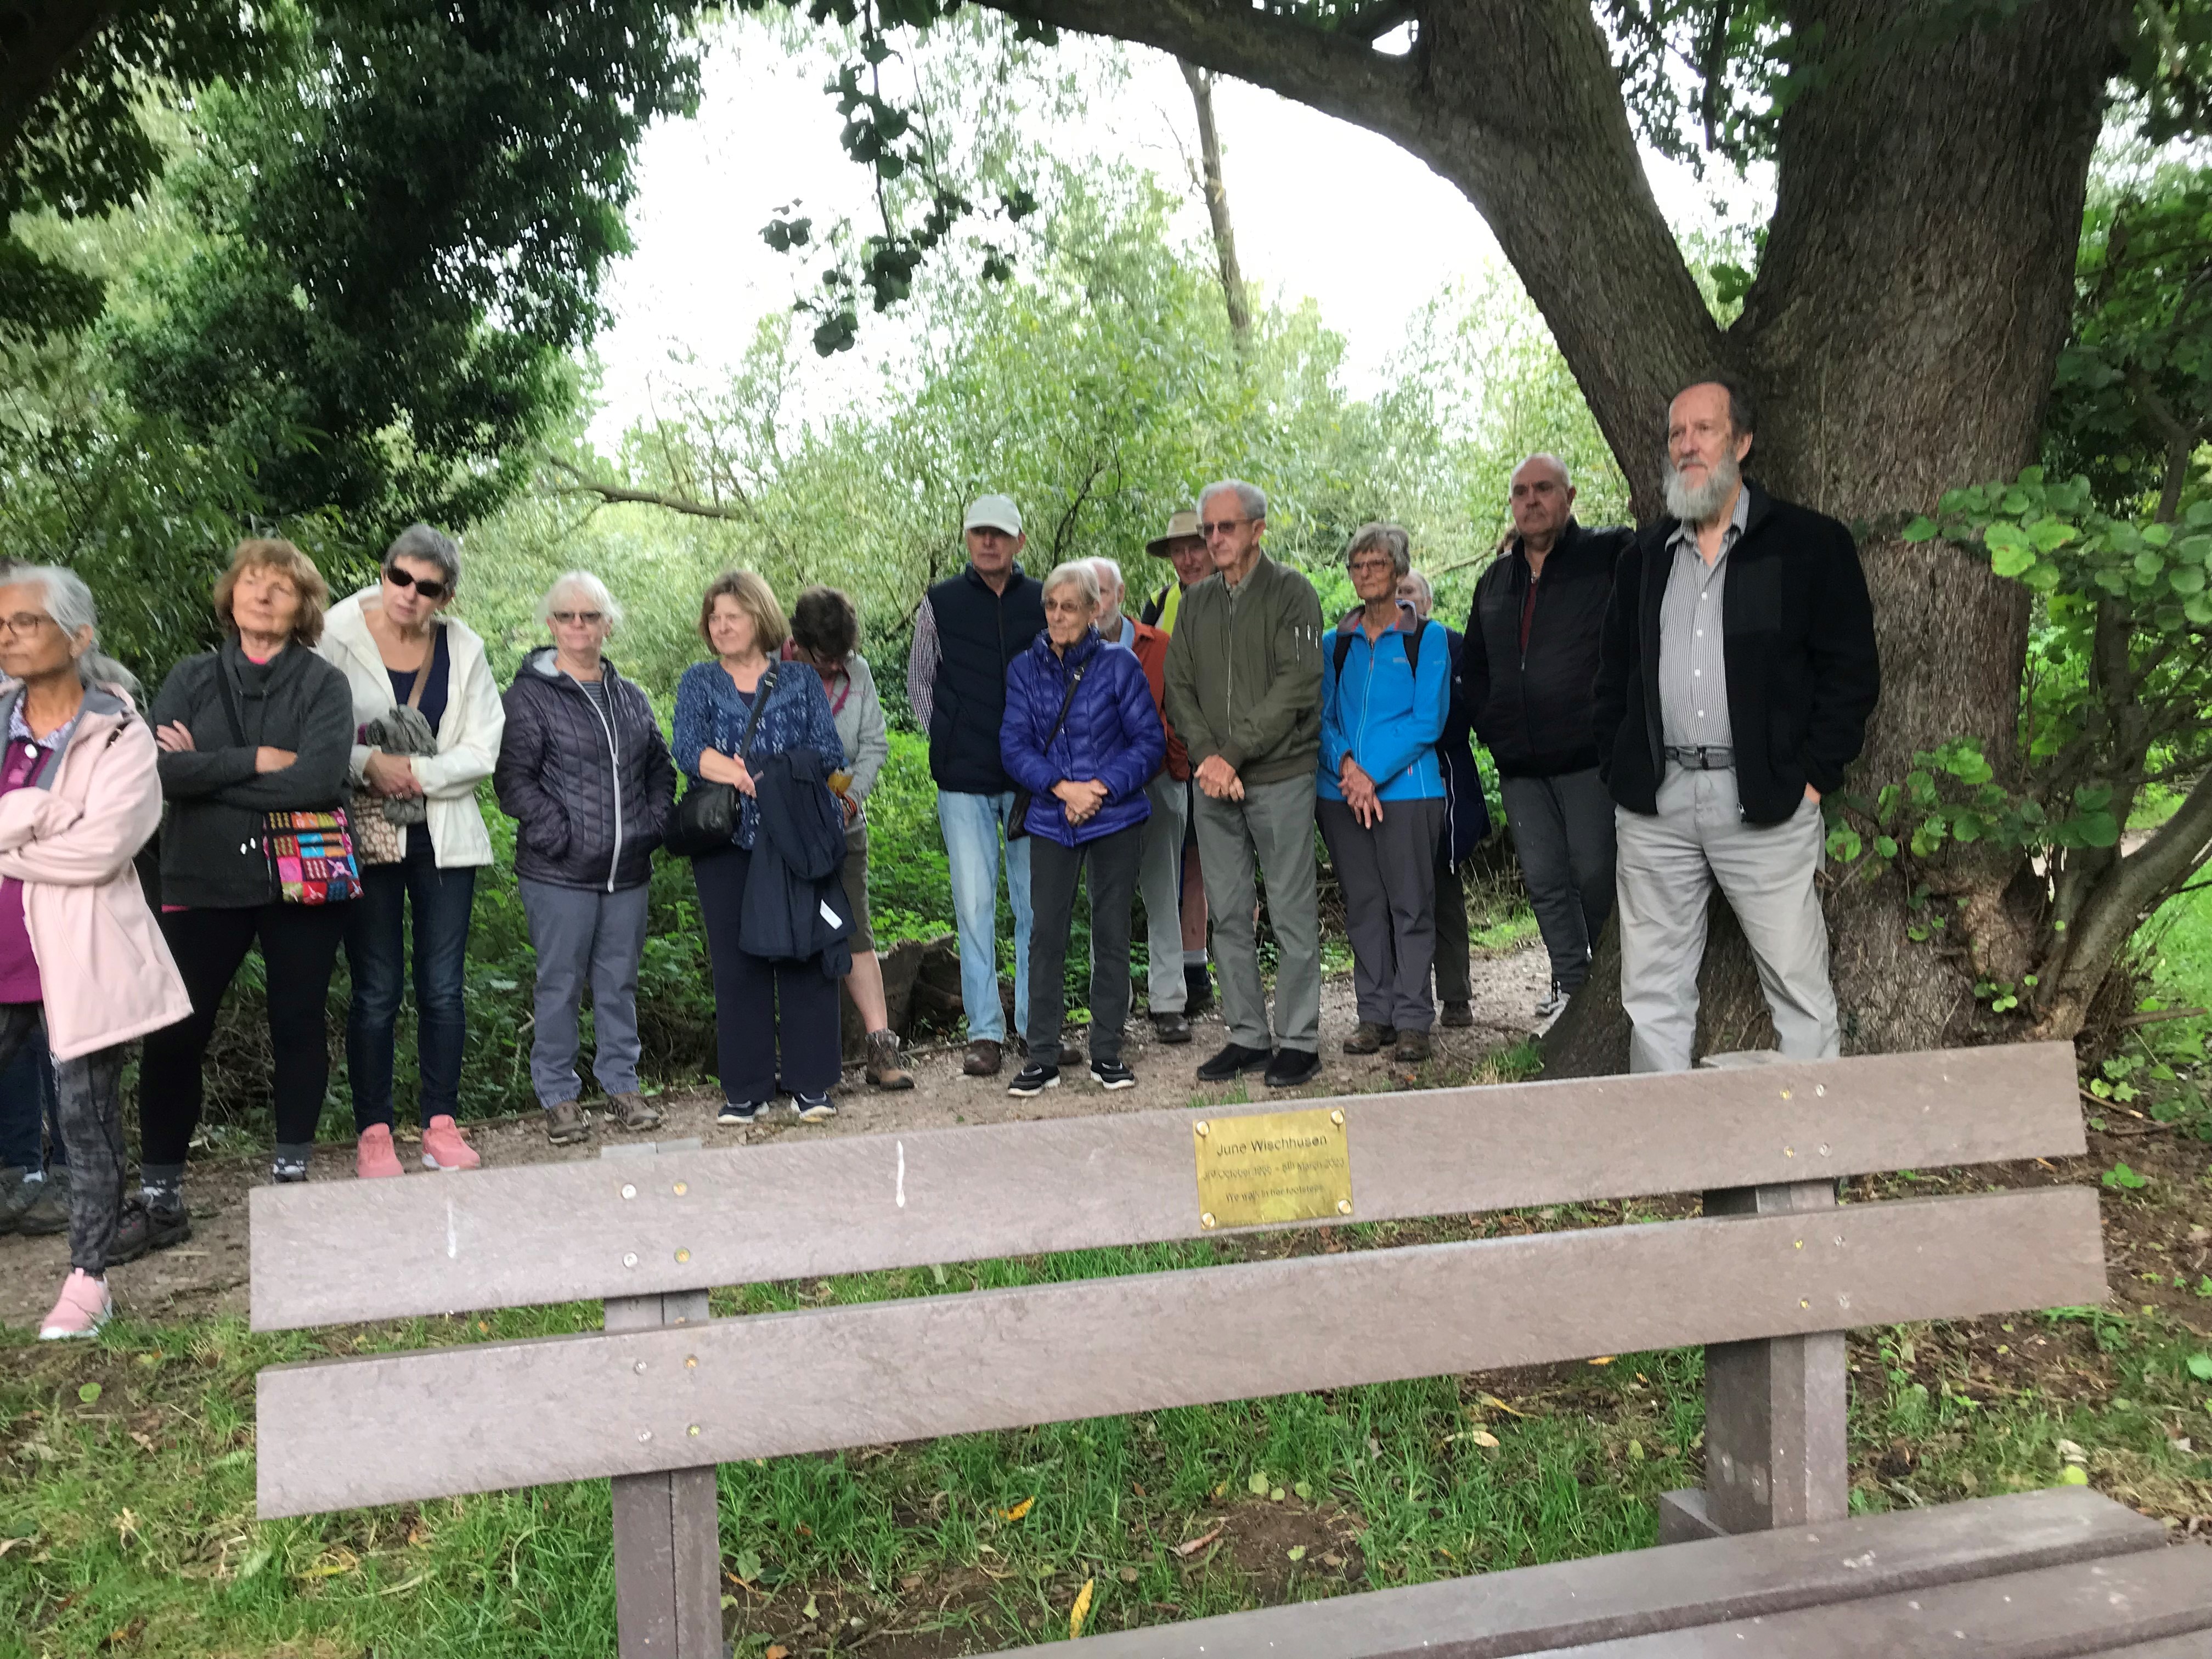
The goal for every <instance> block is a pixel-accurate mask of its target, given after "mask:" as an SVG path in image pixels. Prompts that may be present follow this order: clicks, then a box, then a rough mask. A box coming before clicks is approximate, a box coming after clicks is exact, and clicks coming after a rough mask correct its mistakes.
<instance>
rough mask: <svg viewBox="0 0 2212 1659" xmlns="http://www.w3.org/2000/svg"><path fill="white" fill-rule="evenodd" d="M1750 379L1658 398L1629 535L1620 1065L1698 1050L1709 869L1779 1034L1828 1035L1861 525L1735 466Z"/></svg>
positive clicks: (1798, 1039) (1620, 601)
mask: <svg viewBox="0 0 2212 1659" xmlns="http://www.w3.org/2000/svg"><path fill="white" fill-rule="evenodd" d="M1754 430H1755V416H1754V415H1753V407H1752V400H1751V397H1750V394H1749V393H1748V392H1747V391H1746V390H1745V389H1744V388H1743V387H1742V386H1741V385H1739V384H1738V383H1736V382H1735V380H1732V379H1729V378H1728V377H1726V376H1720V375H1716V376H1712V377H1711V378H1709V379H1706V380H1699V381H1697V382H1695V383H1693V384H1692V385H1690V386H1686V387H1684V388H1683V389H1682V391H1681V392H1679V393H1678V394H1676V396H1675V398H1674V403H1673V404H1671V405H1670V406H1669V408H1668V417H1667V511H1668V516H1667V517H1665V518H1663V519H1661V520H1658V521H1657V522H1656V524H1653V525H1651V526H1649V527H1648V528H1646V529H1644V530H1643V531H1640V532H1638V535H1637V538H1636V541H1635V543H1634V544H1633V545H1632V547H1631V548H1630V549H1629V550H1628V551H1627V552H1626V554H1624V555H1623V556H1622V557H1621V561H1620V568H1619V569H1618V570H1617V572H1616V573H1615V576H1614V583H1613V600H1612V604H1611V605H1609V606H1608V608H1607V613H1606V620H1605V633H1604V638H1603V641H1602V644H1601V649H1600V657H1599V665H1598V674H1597V690H1596V712H1595V726H1596V730H1597V744H1598V756H1599V761H1598V764H1599V769H1600V773H1601V775H1602V776H1603V777H1604V779H1605V781H1606V785H1607V788H1608V789H1609V790H1610V791H1611V793H1612V795H1613V803H1614V808H1615V811H1614V821H1615V835H1616V837H1617V840H1618V843H1619V848H1620V851H1619V864H1618V866H1617V871H1616V880H1617V884H1618V896H1617V899H1616V903H1617V907H1618V912H1619V915H1620V923H1619V926H1620V1000H1621V1005H1622V1006H1623V1007H1624V1008H1625V1009H1626V1011H1627V1013H1628V1017H1629V1019H1630V1022H1631V1024H1632V1028H1633V1029H1632V1035H1631V1037H1630V1040H1629V1069H1630V1070H1631V1071H1633V1072H1679V1071H1686V1070H1687V1069H1688V1068H1689V1066H1690V1064H1691V1061H1692V1058H1693V1054H1692V1048H1693V1044H1694V1042H1695V1040H1696V1036H1697V1029H1698V966H1699V962H1700V961H1701V960H1702V959H1703V957H1704V955H1705V909H1706V904H1707V902H1708V900H1709V899H1710V898H1711V893H1712V890H1713V887H1714V885H1715V884H1716V883H1717V884H1718V885H1719V887H1720V890H1721V891H1722V893H1723V894H1724V895H1725V896H1727V899H1728V902H1729V908H1731V909H1733V910H1734V911H1735V916H1736V921H1738V922H1739V923H1740V924H1741V927H1742V928H1743V933H1744V937H1745V938H1746V939H1747V940H1749V941H1750V944H1751V949H1752V954H1753V957H1755V958H1756V960H1757V962H1758V965H1759V986H1760V988H1761V989H1762V990H1764V991H1765V994H1766V1004H1767V1007H1768V1008H1769V1009H1770V1010H1771V1012H1772V1013H1773V1016H1774V1029H1775V1033H1776V1035H1777V1036H1778V1038H1779V1040H1780V1046H1781V1049H1782V1052H1783V1053H1784V1054H1786V1055H1788V1056H1789V1057H1790V1058H1791V1059H1793V1060H1820V1059H1826V1058H1829V1057H1832V1056H1833V1055H1834V1054H1836V1053H1837V1052H1838V1024H1837V1018H1836V995H1835V991H1834V988H1833V987H1832V985H1831V984H1830V982H1829V978H1828V933H1827V927H1826V922H1825V921H1823V919H1822V917H1821V915H1820V896H1819V893H1818V892H1817V890H1815V887H1814V878H1815V876H1816V875H1817V874H1818V873H1819V871H1820V860H1821V854H1822V849H1823V847H1824V844H1825V842H1826V832H1825V829H1824V828H1823V824H1822V820H1821V815H1820V797H1821V796H1822V795H1824V794H1826V793H1827V792H1828V791H1830V790H1832V789H1834V788H1835V787H1838V785H1839V784H1841V783H1842V782H1843V781H1844V769H1845V768H1847V767H1848V766H1850V763H1852V762H1853V761H1854V760H1856V759H1857V757H1858V753H1859V750H1860V748H1861V747H1862V746H1863V744H1864V742H1865V740H1866V724H1867V719H1868V716H1869V715H1870V714H1872V713H1873V712H1874V706H1875V701H1876V699H1877V698H1878V697H1879V696H1880V695H1881V661H1880V659H1879V657H1878V655H1877V653H1876V652H1875V637H1874V609H1873V606H1872V605H1870V604H1869V601H1868V599H1867V588H1866V575H1865V573H1864V572H1863V570H1862V569H1861V568H1860V566H1859V556H1858V549H1857V546H1856V545H1854V544H1853V543H1852V541H1851V536H1850V531H1848V530H1846V529H1845V528H1844V526H1842V525H1841V524H1838V522H1837V521H1836V520H1833V519H1831V518H1829V517H1827V516H1826V515H1825V514H1823V513H1815V512H1814V511H1812V510H1811V509H1810V508H1808V507H1798V506H1796V505H1795V504H1793V503H1791V502H1788V501H1777V500H1776V499H1775V498H1774V497H1773V496H1771V495H1768V494H1767V493H1766V491H1765V490H1764V489H1760V488H1759V485H1758V484H1757V483H1753V481H1752V480H1751V479H1749V478H1747V477H1744V476H1743V474H1742V472H1741V470H1740V469H1741V465H1742V463H1743V460H1744V459H1745V458H1746V457H1747V455H1749V454H1750V453H1751V447H1752V440H1753V432H1754Z"/></svg>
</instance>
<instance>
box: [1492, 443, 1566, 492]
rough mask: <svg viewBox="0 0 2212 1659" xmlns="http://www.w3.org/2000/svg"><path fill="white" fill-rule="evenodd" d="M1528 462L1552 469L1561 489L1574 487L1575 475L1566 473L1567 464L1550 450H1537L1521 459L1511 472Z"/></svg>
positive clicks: (1518, 469)
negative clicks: (1536, 462) (1556, 474)
mask: <svg viewBox="0 0 2212 1659" xmlns="http://www.w3.org/2000/svg"><path fill="white" fill-rule="evenodd" d="M1530 461H1541V462H1543V463H1544V464H1545V465H1547V466H1550V467H1552V468H1553V469H1554V470H1555V471H1557V472H1558V473H1559V483H1560V486H1561V488H1563V489H1573V488H1574V487H1575V475H1574V474H1573V473H1571V472H1570V471H1567V464H1566V463H1565V461H1563V460H1561V459H1559V457H1558V456H1556V455H1554V454H1553V453H1552V452H1551V451H1550V450H1548V449H1540V450H1538V451H1537V452H1536V453H1534V454H1533V455H1530V456H1528V457H1526V458H1525V459H1522V463H1521V466H1516V467H1515V468H1514V469H1513V470H1514V471H1516V472H1518V471H1520V470H1521V467H1522V466H1526V465H1528V463H1529V462H1530ZM1508 482H1509V485H1510V480H1509V481H1508Z"/></svg>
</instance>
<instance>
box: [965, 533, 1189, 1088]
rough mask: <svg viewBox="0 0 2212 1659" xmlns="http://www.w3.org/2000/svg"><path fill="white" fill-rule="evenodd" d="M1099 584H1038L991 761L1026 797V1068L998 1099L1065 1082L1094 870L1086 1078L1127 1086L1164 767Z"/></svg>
mask: <svg viewBox="0 0 2212 1659" xmlns="http://www.w3.org/2000/svg"><path fill="white" fill-rule="evenodd" d="M1098 599H1099V593H1098V573H1097V571H1096V570H1094V569H1093V568H1091V565H1090V563H1089V562H1087V561H1082V562H1075V563H1071V564H1063V565H1061V566H1060V567H1059V568H1057V569H1055V570H1054V572H1053V573H1052V574H1050V575H1049V576H1048V577H1046V578H1045V582H1044V624H1045V631H1044V632H1043V633H1042V634H1040V635H1037V637H1036V641H1035V642H1034V643H1033V644H1031V645H1030V648H1029V649H1028V650H1027V651H1024V653H1022V654H1021V655H1020V656H1018V657H1017V658H1015V659H1014V661H1013V665H1012V666H1011V667H1009V668H1008V669H1007V670H1006V720H1005V721H1004V722H1003V723H1002V724H1001V725H1000V728H999V755H1000V759H1001V760H1002V761H1003V762H1004V763H1005V765H1006V771H1007V774H1008V775H1010V776H1011V777H1012V779H1013V781H1015V782H1016V783H1017V784H1018V785H1019V786H1020V787H1022V788H1024V789H1025V790H1027V791H1028V792H1029V794H1030V805H1029V811H1028V813H1027V814H1026V816H1025V817H1024V820H1023V827H1024V829H1027V830H1028V832H1029V833H1030V836H1033V837H1035V844H1034V845H1033V846H1032V847H1031V848H1030V1029H1029V1045H1030V1054H1029V1064H1027V1065H1026V1066H1023V1067H1022V1069H1021V1072H1020V1074H1019V1075H1018V1076H1017V1077H1016V1078H1015V1079H1014V1081H1013V1085H1012V1087H1011V1088H1010V1089H1008V1090H1007V1092H1008V1093H1009V1094H1015V1095H1024V1096H1027V1095H1034V1094H1037V1093H1040V1092H1042V1091H1044V1090H1046V1089H1051V1088H1056V1087H1058V1086H1059V1084H1060V1013H1061V1007H1062V1004H1063V1002H1064V1001H1065V1000H1066V988H1065V985H1064V982H1063V980H1062V977H1061V975H1062V972H1063V967H1064V964H1065V963H1066V957H1067V928H1068V922H1069V921H1070V919H1071V918H1072V917H1073V915H1074V913H1075V884H1076V880H1077V878H1078V877H1079V876H1080V875H1081V873H1082V871H1083V866H1084V864H1085V860H1088V861H1089V863H1090V866H1091V1081H1093V1082H1094V1083H1097V1085H1099V1086H1100V1087H1101V1088H1106V1089H1127V1088H1129V1087H1131V1086H1132V1085H1134V1084H1135V1082H1136V1080H1137V1079H1136V1077H1135V1075H1134V1073H1132V1072H1131V1071H1130V1070H1129V1068H1128V1067H1127V1066H1124V1065H1122V1064H1121V1027H1122V1024H1123V1022H1124V1021H1125V1020H1126V1019H1127V1018H1128V1012H1129V907H1130V902H1131V901H1132V899H1133V897H1134V896H1135V894H1136V890H1137V850H1138V841H1139V836H1140V834H1141V832H1142V829H1143V827H1144V823H1145V820H1146V818H1148V817H1151V816H1152V804H1151V802H1150V801H1148V800H1147V799H1146V796H1145V785H1146V783H1147V782H1149V781H1151V779H1152V774H1153V773H1155V772H1157V771H1158V770H1159V769H1160V763H1161V762H1163V761H1164V760H1165V759H1166V757H1167V744H1168V740H1167V732H1166V730H1165V729H1164V727H1163V726H1161V725H1160V716H1159V711H1158V709H1157V708H1154V707H1153V705H1152V688H1151V687H1150V686H1149V685H1148V684H1146V680H1145V669H1144V665H1143V664H1141V663H1139V661H1138V660H1137V657H1136V653H1134V652H1133V651H1131V650H1129V649H1128V648H1127V647H1125V646H1121V645H1109V644H1107V643H1106V642H1105V641H1103V640H1101V639H1100V638H1099V637H1098V630H1097V628H1096V627H1095V626H1094V625H1093V624H1094V623H1096V622H1097V617H1098Z"/></svg>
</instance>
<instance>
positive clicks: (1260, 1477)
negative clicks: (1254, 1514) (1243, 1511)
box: [1244, 1469, 1267, 1498]
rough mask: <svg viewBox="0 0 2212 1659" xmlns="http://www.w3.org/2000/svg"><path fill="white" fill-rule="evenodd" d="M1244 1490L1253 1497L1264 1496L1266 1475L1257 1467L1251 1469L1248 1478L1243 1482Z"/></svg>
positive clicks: (1265, 1494)
mask: <svg viewBox="0 0 2212 1659" xmlns="http://www.w3.org/2000/svg"><path fill="white" fill-rule="evenodd" d="M1244 1490H1245V1491H1247V1492H1250V1493H1251V1494H1252V1496H1254V1497H1255V1498H1265V1497H1266V1496H1267V1476H1266V1475H1265V1474H1262V1473H1261V1471H1260V1470H1258V1469H1255V1470H1253V1471H1252V1474H1251V1477H1250V1479H1249V1480H1246V1481H1245V1482H1244Z"/></svg>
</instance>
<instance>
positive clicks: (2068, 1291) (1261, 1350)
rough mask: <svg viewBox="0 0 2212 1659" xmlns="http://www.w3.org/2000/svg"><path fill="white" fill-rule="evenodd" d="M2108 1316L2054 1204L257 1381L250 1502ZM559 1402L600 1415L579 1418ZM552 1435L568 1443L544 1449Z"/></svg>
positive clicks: (505, 1480)
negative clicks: (1440, 1379) (1939, 1329)
mask: <svg viewBox="0 0 2212 1659" xmlns="http://www.w3.org/2000/svg"><path fill="white" fill-rule="evenodd" d="M2104 1294H2105V1273H2104V1261H2103V1249H2102V1245H2101V1242H2100V1237H2099V1233H2098V1223H2097V1198H2096V1194H2094V1193H2093V1192H2092V1191H2090V1190H2089V1189H2087V1188H2067V1187H2061V1188H2042V1189H2039V1190H2033V1191H2022V1192H2011V1193H2002V1194H1989V1195H1984V1196H1977V1197H1972V1198H1959V1199H1933V1200H1911V1201H1906V1202H1900V1203H1888V1204H1870V1205H1862V1206H1847V1207H1845V1208H1844V1209H1842V1210H1839V1211H1828V1212H1811V1213H1807V1214H1802V1215H1769V1216H1745V1217H1731V1218H1715V1219H1700V1220H1692V1221H1679V1222H1667V1223H1660V1224H1655V1225H1640V1226H1633V1227H1605V1228H1595V1229H1590V1230H1588V1231H1576V1232H1565V1233H1549V1234H1539V1235H1534V1236H1531V1237H1517V1238H1502V1239H1488V1240H1480V1241H1476V1242H1473V1243H1453V1244H1435V1245H1423V1246H1417V1247H1413V1248H1408V1249H1384V1250H1365V1251H1352V1252H1346V1253H1341V1254H1336V1255H1310V1256H1303V1257H1295V1258H1291V1259H1288V1260H1284V1261H1262V1262H1252V1263H1247V1264H1243V1265H1238V1266H1232V1267H1213V1268H1204V1269H1193V1270H1190V1271H1186V1272H1179V1273H1147V1274H1139V1275H1133V1276H1130V1277H1127V1278H1121V1279H1091V1280H1087V1281H1085V1282H1081V1283H1078V1284H1068V1285H1043V1286H1036V1287H1030V1288H1023V1289H1018V1290H1004V1291H975V1292H970V1293H967V1294H955V1295H944V1296H928V1297H915V1298H913V1299H910V1300H906V1301H898V1302H883V1303H875V1304H867V1305H865V1306H859V1307H852V1308H843V1309H832V1310H823V1311H820V1312H807V1313H792V1314H768V1315H758V1316H752V1317H750V1318H744V1319H731V1320H719V1321H714V1322H710V1323H708V1324H707V1325H704V1326H701V1327H696V1328H692V1327H681V1328H667V1329H663V1330H657V1331H641V1332H635V1333H630V1334H619V1335H618V1334H605V1335H590V1336H574V1337H555V1338H547V1339H543V1340H537V1341H530V1342H517V1343H497V1344H471V1345H466V1346H459V1347H453V1348H445V1349H437V1350H432V1351H429V1352H416V1353H409V1354H400V1355H391V1356H372V1357H368V1358H360V1359H349V1360H343V1361H337V1362H323V1363H316V1364H305V1365H291V1366H274V1367H271V1368H270V1369H268V1370H264V1371H262V1372H261V1374H260V1378H259V1410H258V1425H259V1428H258V1445H259V1457H258V1469H259V1500H260V1510H261V1513H262V1514H263V1515H264V1516H280V1515H299V1514H306V1513H311V1512H314V1511H319V1510H331V1509H338V1508H343V1507H348V1506H352V1505H358V1504H379V1503H392V1502H398V1501H401V1500H404V1499H410V1498H437V1497H445V1496H448V1495H452V1494H456V1493H460V1492H481V1491H486V1490H489V1489H493V1488H497V1487H506V1486H532V1485H541V1484H544V1483H546V1482H550V1481H556V1480H584V1479H591V1478H594V1477H598V1476H603V1475H611V1474H641V1473H646V1472H648V1471H651V1470H654V1469H664V1468H684V1467H689V1466H691V1465H696V1464H703V1463H712V1462H732V1461H735V1460H738V1459H741V1458H748V1457H765V1456H773V1455H782V1454H786V1453H793V1452H806V1451H819V1450H830V1449H837V1448H841V1447H849V1446H854V1445H859V1444H867V1443H876V1442H884V1441H900V1440H911V1439H919V1438H923V1437H932V1436H937V1435H945V1434H962V1433H969V1432H974V1431H981V1430H988V1429H1000V1428H1012V1427H1018V1426H1022V1425H1030V1424H1036V1423H1045V1422H1057V1421H1062V1420H1066V1419H1073V1418H1085V1417H1103V1416H1109V1415H1113V1414H1116V1413H1127V1412H1133V1411H1145V1410H1152V1409H1156V1408H1159V1407H1169V1406H1181V1405H1196V1404H1201V1403H1206V1402H1210V1401H1227V1400H1241V1399H1249V1398H1252V1397H1255V1396H1258V1395H1273V1394H1282V1393H1287V1392H1291V1391H1294V1390H1299V1389H1322V1388H1333V1387H1340V1386H1346V1385H1349V1384H1354V1383H1374V1382H1384V1381H1390V1380H1395V1379H1399V1378H1406V1377H1420V1376H1446V1375H1451V1374H1455V1373H1459V1372H1463V1371H1470V1370H1489V1369H1492V1368H1496V1367H1502V1366H1511V1365H1528V1364H1544V1363H1547V1362H1551V1361H1557V1360H1564V1359H1574V1358H1585V1357H1588V1356H1589V1355H1593V1354H1601V1353H1612V1352H1628V1351H1640V1350H1643V1349H1647V1348H1665V1347H1673V1346H1681V1345H1684V1344H1689V1343H1700V1342H1717V1341H1735V1340H1750V1339H1755V1338H1760V1337H1771V1336H1787V1335H1796V1334H1804V1333H1808V1332H1812V1331H1820V1330H1829V1329H1838V1328H1847V1327H1850V1326H1858V1325H1872V1324H1893V1323H1899V1322H1905V1321H1910V1320H1919V1319H1935V1318H1951V1317H1958V1316H1967V1315H1973V1314H1983V1313H1996V1312H2002V1311H2011V1310H2019V1309H2027V1308H2044V1307H2050V1306H2052V1305H2054V1304H2078V1303H2086V1302H2095V1301H2099V1300H2101V1299H2102V1297H2103V1296H2104ZM691 1361H696V1364H692V1363H687V1362H691ZM575 1401H591V1402H592V1409H591V1410H589V1411H586V1412H577V1411H576V1410H574V1402H575ZM556 1420H557V1421H559V1422H560V1423H561V1424H562V1430H561V1432H560V1433H559V1434H557V1435H547V1434H545V1433H544V1431H543V1426H542V1425H544V1424H545V1423H547V1422H550V1421H556ZM395 1424H404V1425H406V1427H405V1431H404V1432H403V1433H394V1432H392V1425H395Z"/></svg>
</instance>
